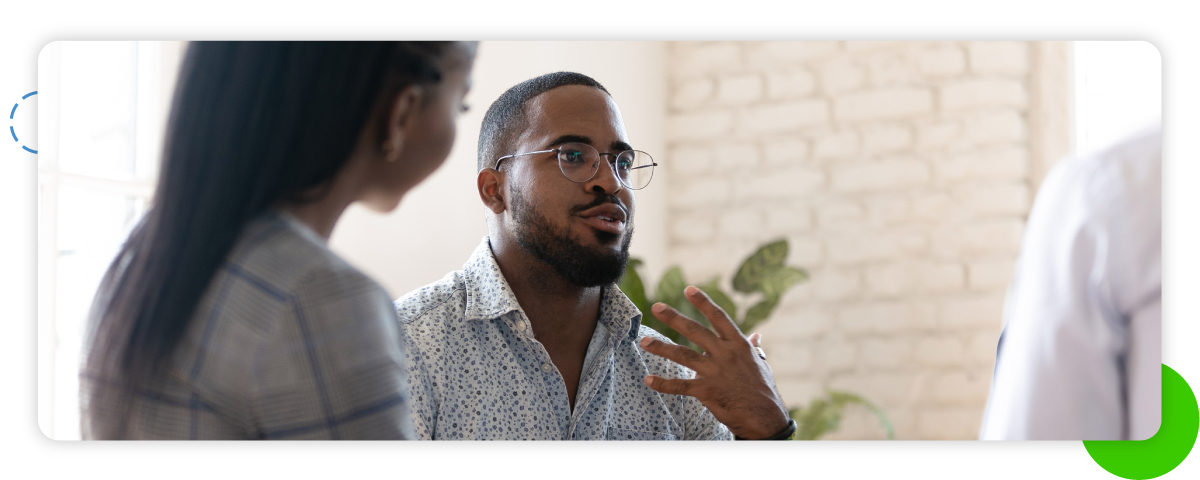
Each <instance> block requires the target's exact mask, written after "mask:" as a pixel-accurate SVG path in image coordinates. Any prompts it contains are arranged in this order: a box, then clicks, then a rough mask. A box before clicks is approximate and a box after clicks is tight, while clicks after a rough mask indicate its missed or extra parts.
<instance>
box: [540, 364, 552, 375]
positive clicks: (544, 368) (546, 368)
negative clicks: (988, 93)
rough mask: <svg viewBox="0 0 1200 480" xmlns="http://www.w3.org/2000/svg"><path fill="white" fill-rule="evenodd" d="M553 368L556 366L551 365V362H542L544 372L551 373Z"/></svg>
mask: <svg viewBox="0 0 1200 480" xmlns="http://www.w3.org/2000/svg"><path fill="white" fill-rule="evenodd" d="M553 369H554V367H552V366H550V364H549V363H543V364H542V371H543V372H546V373H550V370H553Z"/></svg>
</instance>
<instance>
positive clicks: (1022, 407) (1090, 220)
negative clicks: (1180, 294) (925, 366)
mask: <svg viewBox="0 0 1200 480" xmlns="http://www.w3.org/2000/svg"><path fill="white" fill-rule="evenodd" d="M1095 174H1096V172H1095V168H1094V166H1092V165H1088V164H1086V163H1083V162H1080V161H1074V162H1066V163H1063V164H1060V165H1058V166H1057V167H1056V168H1055V169H1054V170H1053V171H1052V172H1051V174H1050V175H1049V176H1047V178H1046V181H1045V182H1044V184H1043V186H1042V188H1041V191H1040V192H1039V193H1038V197H1037V201H1036V202H1035V204H1034V207H1033V210H1032V212H1031V213H1030V217H1029V221H1028V224H1027V227H1026V233H1025V237H1024V240H1023V245H1022V247H1021V254H1020V257H1019V259H1018V261H1017V269H1016V272H1015V276H1014V279H1013V283H1012V284H1011V286H1010V287H1009V292H1008V297H1007V299H1006V304H1005V309H1004V310H1005V327H1004V331H1003V334H1002V335H1001V337H1000V344H999V346H998V348H997V360H996V370H995V375H994V379H993V384H992V391H991V396H990V398H989V400H988V407H987V412H986V415H985V418H984V423H983V427H982V429H981V433H980V437H981V438H982V439H984V440H1118V439H1122V438H1123V437H1124V432H1123V429H1124V427H1123V413H1124V405H1123V395H1124V392H1123V391H1122V367H1123V366H1122V364H1121V355H1122V351H1123V349H1124V343H1125V334H1124V326H1123V324H1122V322H1121V318H1120V315H1119V313H1118V312H1117V311H1116V308H1115V306H1114V305H1113V299H1112V298H1111V295H1110V290H1109V289H1108V288H1107V285H1105V283H1104V282H1105V280H1106V279H1109V278H1111V272H1108V271H1107V270H1106V269H1108V268H1110V267H1111V263H1112V262H1111V261H1110V257H1111V251H1110V250H1111V248H1110V247H1111V245H1112V242H1111V241H1110V238H1109V237H1110V235H1111V234H1112V233H1113V232H1111V231H1110V229H1109V228H1107V227H1108V226H1107V225H1105V223H1104V222H1103V221H1102V220H1101V217H1100V215H1101V214H1100V213H1098V211H1097V210H1098V209H1097V205H1095V202H1094V200H1095V196H1094V194H1095V192H1094V191H1093V190H1092V188H1091V186H1093V185H1094V183H1093V181H1094V177H1095Z"/></svg>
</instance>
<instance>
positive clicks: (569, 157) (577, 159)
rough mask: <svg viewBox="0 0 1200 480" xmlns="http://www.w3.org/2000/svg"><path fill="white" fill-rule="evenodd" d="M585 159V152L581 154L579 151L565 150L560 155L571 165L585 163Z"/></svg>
mask: <svg viewBox="0 0 1200 480" xmlns="http://www.w3.org/2000/svg"><path fill="white" fill-rule="evenodd" d="M583 157H584V155H583V152H580V151H578V150H563V151H562V152H561V153H560V154H559V158H561V159H562V160H563V161H565V162H570V163H583V161H584V158H583Z"/></svg>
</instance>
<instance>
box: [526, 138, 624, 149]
mask: <svg viewBox="0 0 1200 480" xmlns="http://www.w3.org/2000/svg"><path fill="white" fill-rule="evenodd" d="M564 143H582V144H586V145H592V139H591V138H590V137H586V136H583V135H563V136H561V137H558V138H556V139H554V140H553V141H551V142H550V143H549V144H547V145H546V146H547V147H555V146H558V145H562V144H564ZM592 146H593V147H595V145H592ZM608 148H609V149H610V150H611V151H614V152H624V151H626V150H633V147H631V146H629V144H628V143H625V142H622V141H620V140H617V141H615V142H612V144H610V145H609V146H608Z"/></svg>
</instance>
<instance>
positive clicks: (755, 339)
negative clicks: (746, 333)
mask: <svg viewBox="0 0 1200 480" xmlns="http://www.w3.org/2000/svg"><path fill="white" fill-rule="evenodd" d="M747 340H750V344H751V345H754V346H756V347H761V346H762V334H761V333H751V334H750V337H749V338H747Z"/></svg>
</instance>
